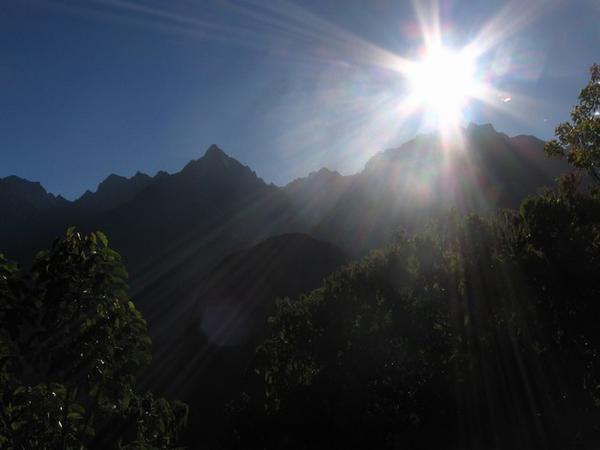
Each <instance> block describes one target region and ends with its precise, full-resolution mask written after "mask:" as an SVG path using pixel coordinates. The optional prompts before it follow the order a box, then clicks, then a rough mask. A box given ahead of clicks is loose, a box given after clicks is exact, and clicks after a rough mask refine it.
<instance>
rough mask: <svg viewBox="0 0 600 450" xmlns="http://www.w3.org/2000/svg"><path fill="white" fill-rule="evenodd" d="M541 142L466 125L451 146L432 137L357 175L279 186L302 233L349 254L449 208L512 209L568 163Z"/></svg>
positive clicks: (375, 160) (388, 154)
mask: <svg viewBox="0 0 600 450" xmlns="http://www.w3.org/2000/svg"><path fill="white" fill-rule="evenodd" d="M543 146H544V143H543V141H541V140H539V139H536V138H534V137H531V136H516V137H512V138H511V137H508V136H507V135H505V134H503V133H498V132H497V131H496V130H495V129H494V128H493V127H492V125H490V124H486V125H474V124H470V125H469V126H468V127H467V128H466V129H464V130H463V132H462V133H461V135H460V138H459V139H457V140H456V141H455V142H449V141H447V140H446V139H445V138H444V136H442V135H440V134H437V133H434V134H429V135H420V136H417V137H416V138H415V139H413V140H411V141H408V142H406V143H405V144H403V145H402V146H401V147H398V148H393V149H389V150H386V151H383V152H379V153H377V154H376V155H375V156H373V157H372V158H371V159H370V160H369V161H368V162H367V164H366V165H365V168H364V170H363V171H362V172H360V173H358V174H356V175H352V176H348V177H343V176H341V175H339V174H338V175H335V174H333V175H327V176H325V175H319V173H317V174H311V175H310V176H309V177H307V178H304V179H299V180H295V181H294V182H292V183H290V184H289V185H288V186H286V187H285V188H284V190H285V191H286V193H287V194H288V195H290V197H291V198H292V199H293V200H292V202H293V204H294V205H296V207H297V208H300V209H301V210H302V211H304V210H307V211H309V213H308V214H303V215H302V217H300V220H302V221H303V226H304V228H303V229H304V231H306V232H308V233H310V234H311V235H313V236H315V237H319V238H322V239H325V240H328V241H330V242H333V243H335V244H337V245H339V246H340V247H342V248H344V249H345V250H346V251H348V252H351V253H352V254H354V255H360V254H364V253H365V252H366V251H367V250H368V249H370V248H373V247H378V246H381V245H383V244H385V242H387V241H388V240H389V238H390V236H391V234H392V233H393V232H394V231H395V230H397V229H398V228H405V229H407V230H409V231H413V230H416V229H418V228H420V227H422V226H424V225H426V224H427V223H428V222H429V221H430V220H431V219H432V218H434V217H436V216H437V215H439V214H443V213H445V212H447V211H448V210H450V209H451V208H455V209H457V210H458V211H459V212H462V213H468V212H477V213H480V214H488V213H490V212H493V211H496V210H497V209H498V208H505V207H516V206H517V205H518V204H519V202H520V201H521V200H522V199H523V198H524V197H525V196H527V195H530V194H534V193H535V192H536V191H537V190H538V189H540V188H541V187H543V186H550V185H552V184H553V182H554V179H555V178H557V177H558V176H559V175H561V174H564V173H566V172H568V171H570V170H571V169H570V167H569V165H568V164H567V163H566V162H565V161H563V160H558V159H551V158H548V157H547V156H546V155H545V153H544V151H543Z"/></svg>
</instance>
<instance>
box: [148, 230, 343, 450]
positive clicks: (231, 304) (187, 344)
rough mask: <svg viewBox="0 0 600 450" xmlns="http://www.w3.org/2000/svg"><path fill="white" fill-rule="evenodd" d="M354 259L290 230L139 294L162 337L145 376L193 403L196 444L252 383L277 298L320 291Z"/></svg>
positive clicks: (212, 435)
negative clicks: (248, 377) (249, 376)
mask: <svg viewBox="0 0 600 450" xmlns="http://www.w3.org/2000/svg"><path fill="white" fill-rule="evenodd" d="M347 261H348V258H347V256H346V255H345V253H344V252H343V251H342V250H340V249H339V248H337V247H335V246H334V245H331V244H329V243H327V242H323V241H318V240H316V239H313V238H312V237H310V236H308V235H304V234H284V235H279V236H274V237H270V238H268V239H266V240H264V241H262V242H259V243H258V244H256V245H253V246H251V247H248V248H244V249H242V250H239V251H237V252H234V253H232V254H230V255H229V256H227V257H225V258H223V259H222V260H221V261H220V262H219V263H217V264H216V265H215V266H214V267H213V268H212V269H211V270H210V271H208V272H207V273H206V274H204V275H203V274H202V273H198V274H196V275H197V276H195V277H193V276H192V277H187V278H186V277H182V275H181V273H180V272H177V271H174V272H172V273H171V274H169V275H168V276H167V277H165V278H162V279H160V280H157V282H156V284H155V285H153V286H149V287H148V288H147V289H146V290H145V291H144V292H141V293H140V294H139V299H140V302H139V306H140V308H141V310H142V312H143V313H144V316H145V317H147V318H148V319H149V323H150V326H151V328H150V332H151V334H152V336H153V340H154V342H155V343H156V344H155V348H154V355H155V356H154V360H153V363H152V366H151V367H150V369H149V370H147V371H145V373H144V374H143V379H144V380H145V381H144V382H145V383H147V384H148V385H151V386H153V388H156V386H161V387H162V389H163V390H164V392H165V393H166V394H168V395H171V396H175V397H177V398H182V399H183V400H185V401H186V402H188V403H190V404H191V405H193V407H192V408H191V409H192V411H193V415H192V417H191V418H190V420H191V423H192V426H190V430H191V434H192V436H193V442H194V443H195V445H198V439H217V437H219V434H220V433H222V432H223V430H222V429H220V428H219V427H222V426H223V424H224V423H225V420H224V414H225V409H224V405H225V404H226V402H227V401H228V400H232V399H234V398H235V397H236V396H237V395H238V394H240V393H241V391H242V389H243V387H244V386H243V384H244V380H245V369H246V367H248V364H249V363H250V362H251V361H252V359H253V358H254V349H255V347H256V345H257V344H258V343H259V342H260V340H261V338H262V337H263V336H264V334H265V332H266V330H267V317H268V316H269V315H270V313H271V312H272V311H273V308H274V306H275V299H276V298H278V297H296V296H298V295H299V294H301V293H303V292H308V291H310V290H312V289H315V288H316V287H318V286H319V285H320V284H321V282H322V280H323V279H324V278H325V277H326V276H327V275H329V274H331V273H332V272H334V271H335V270H337V269H339V268H340V267H341V266H342V265H343V264H344V263H346V262H347ZM166 286H171V288H172V290H170V291H165V290H164V287H166ZM165 304H168V305H170V307H168V308H165V307H164V305H165ZM199 380H201V382H199ZM194 425H197V426H194ZM199 429H201V430H202V431H201V432H200V434H199V435H195V434H194V433H195V431H194V430H199Z"/></svg>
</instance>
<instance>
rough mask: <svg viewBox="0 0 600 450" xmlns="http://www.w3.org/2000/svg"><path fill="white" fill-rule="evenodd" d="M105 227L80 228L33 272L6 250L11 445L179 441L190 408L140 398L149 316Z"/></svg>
mask: <svg viewBox="0 0 600 450" xmlns="http://www.w3.org/2000/svg"><path fill="white" fill-rule="evenodd" d="M126 279H127V273H126V271H125V268H124V267H123V264H122V262H121V259H120V256H119V255H118V254H117V253H116V252H114V251H113V250H111V249H110V248H109V247H108V241H107V239H106V236H104V234H102V233H101V232H96V233H90V234H89V235H87V236H81V235H80V234H79V233H78V232H76V231H75V230H74V229H73V228H71V229H69V230H68V231H67V233H66V236H65V238H63V239H59V240H57V241H56V242H55V243H54V245H53V246H52V249H51V250H50V251H45V252H41V253H40V254H38V256H37V257H36V259H35V261H34V264H33V266H32V268H31V270H30V271H29V273H28V274H26V275H25V274H22V273H21V272H19V271H18V269H17V267H16V265H15V264H13V263H10V262H8V261H7V260H6V259H5V258H4V257H3V256H1V255H0V301H1V303H0V321H2V323H0V325H1V328H0V330H1V332H2V335H1V336H0V355H1V360H0V361H1V364H2V365H1V366H0V377H1V381H2V391H1V395H2V398H1V405H2V406H1V407H0V409H1V412H2V415H1V417H0V419H1V420H0V443H1V444H2V446H3V447H6V448H82V447H87V446H89V445H92V444H94V445H101V446H102V447H111V446H112V447H117V446H119V447H122V446H124V447H126V448H171V447H173V446H174V444H175V438H176V436H177V432H178V430H179V429H180V428H181V426H182V425H183V423H184V421H185V417H186V415H187V409H186V407H185V405H183V404H181V403H178V402H173V403H171V402H167V401H166V400H164V399H159V400H155V399H154V397H153V396H152V394H151V393H147V394H145V395H142V396H140V394H138V393H137V392H136V389H135V377H136V373H137V372H138V371H139V370H140V369H142V368H143V367H144V366H145V365H146V364H148V362H149V361H150V358H151V354H150V345H151V342H150V338H149V337H148V335H147V331H146V323H145V321H144V320H143V318H142V316H141V314H140V313H139V311H138V310H137V309H136V308H135V305H134V304H133V302H132V301H131V299H130V298H129V297H128V295H127V293H126V289H127V284H126Z"/></svg>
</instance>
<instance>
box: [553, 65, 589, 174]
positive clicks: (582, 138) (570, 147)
mask: <svg viewBox="0 0 600 450" xmlns="http://www.w3.org/2000/svg"><path fill="white" fill-rule="evenodd" d="M590 74H591V78H590V81H589V83H588V84H587V86H585V87H584V88H583V89H582V90H581V93H580V94H579V105H577V106H575V107H574V108H573V110H572V111H571V123H569V122H566V123H561V124H560V125H558V126H557V127H556V136H557V138H558V139H555V140H551V141H549V142H547V143H546V147H545V150H546V152H547V153H548V154H549V155H552V156H559V157H563V158H567V161H569V163H571V164H573V165H574V166H575V167H577V168H578V169H582V170H585V171H587V172H588V173H589V174H590V175H591V176H592V178H593V179H594V180H595V181H596V182H600V65H598V64H594V65H592V67H591V68H590Z"/></svg>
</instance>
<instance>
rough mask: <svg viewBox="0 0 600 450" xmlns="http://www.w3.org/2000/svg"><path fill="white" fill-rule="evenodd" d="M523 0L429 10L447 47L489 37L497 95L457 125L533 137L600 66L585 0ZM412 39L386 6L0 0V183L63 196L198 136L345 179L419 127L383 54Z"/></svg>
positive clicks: (179, 162) (260, 166) (596, 24)
mask: <svg viewBox="0 0 600 450" xmlns="http://www.w3.org/2000/svg"><path fill="white" fill-rule="evenodd" d="M418 3H419V4H420V5H421V6H422V8H423V9H426V8H424V7H423V5H424V3H422V2H418ZM529 4H531V2H529V1H528V2H520V3H514V4H509V3H506V2H495V1H493V2H484V1H471V2H466V1H451V0H450V1H441V2H439V3H438V5H439V10H440V17H441V22H442V28H443V36H444V41H445V43H446V44H447V45H449V46H455V47H457V48H459V47H461V46H462V45H465V44H466V43H468V42H470V41H471V40H472V39H474V38H475V37H476V36H477V35H478V32H479V31H480V30H481V29H482V28H483V27H484V26H485V24H486V23H489V22H490V21H491V20H493V19H494V18H496V23H495V26H494V28H492V29H490V30H499V31H498V33H499V36H500V38H499V39H498V42H497V44H496V45H494V46H493V47H492V48H491V49H490V50H489V51H488V52H487V53H486V54H485V55H483V56H482V58H481V59H480V61H479V62H478V64H479V65H480V66H481V67H482V71H483V70H485V71H486V73H488V74H491V75H488V79H489V81H490V83H493V84H494V86H495V87H496V88H498V89H501V90H502V91H503V92H505V93H507V95H508V96H510V97H511V101H510V102H502V101H501V99H500V98H498V99H496V100H497V103H498V104H497V105H494V104H493V102H492V104H491V105H486V104H483V103H479V102H473V103H472V105H471V106H470V108H469V109H468V110H467V111H465V117H466V119H468V120H472V121H474V122H477V123H483V122H492V123H493V124H494V125H495V127H496V128H497V129H498V130H500V131H504V132H506V133H507V134H510V135H514V134H520V133H527V134H535V135H537V136H539V137H541V138H549V137H550V136H552V133H553V128H554V126H555V125H556V124H557V123H558V122H560V121H563V120H565V119H567V118H568V113H569V110H570V108H571V106H572V105H573V104H574V103H575V102H576V97H577V94H578V92H579V89H580V88H581V87H582V86H583V85H584V84H585V83H586V81H587V79H588V73H587V70H588V68H589V66H590V65H591V64H592V63H593V62H600V1H598V0H572V1H564V2H555V1H539V2H536V3H535V5H534V6H535V7H530V8H529V9H527V8H526V7H525V6H524V5H529ZM490 34H492V31H490ZM483 38H484V39H485V38H487V37H486V36H483ZM421 43H422V42H421V39H420V34H419V27H418V21H417V19H416V16H415V11H414V9H413V7H412V5H411V3H410V2H401V1H389V0H385V1H384V0H373V1H370V2H367V1H360V2H358V1H357V2H352V1H346V0H344V1H332V2H325V1H315V2H302V3H283V2H263V3H261V2H258V3H254V2H227V1H193V0H178V1H176V0H171V1H151V0H139V1H134V0H79V1H77V0H72V1H68V0H39V1H34V0H3V1H1V2H0V152H1V153H0V154H1V159H0V177H1V176H6V175H9V174H16V175H19V176H22V177H25V178H28V179H31V180H35V181H40V182H42V184H43V185H44V186H45V187H46V188H47V189H48V190H49V191H51V192H54V193H59V194H62V195H64V196H66V197H67V198H76V197H78V196H79V195H81V194H82V193H83V191H85V189H92V190H94V189H95V188H96V186H97V184H98V182H100V181H101V180H102V179H103V178H105V177H106V176H107V175H108V174H110V173H118V174H121V175H126V176H130V175H132V174H133V173H135V171H137V170H141V171H143V172H146V173H149V174H154V173H155V172H157V171H158V170H161V169H164V170H167V171H171V172H173V171H177V170H179V169H180V168H181V167H182V166H183V165H185V163H186V162H187V161H189V160H190V159H194V158H198V157H199V156H201V155H202V154H203V153H204V151H205V149H206V148H207V147H208V146H209V145H210V144H212V143H216V144H218V145H219V146H220V147H222V148H223V149H224V150H225V151H226V152H227V153H228V154H230V155H232V156H234V157H235V158H237V159H239V160H240V161H241V162H243V163H244V164H247V165H249V166H251V167H252V168H253V169H254V170H256V171H257V173H258V174H259V175H260V176H262V177H263V178H264V179H265V180H266V181H269V182H274V183H276V184H284V183H286V182H288V181H289V180H291V179H292V178H295V177H298V176H302V175H305V174H307V173H308V172H310V171H312V170H317V169H318V168H320V167H322V166H328V167H330V168H332V169H337V170H339V171H341V172H342V173H353V172H356V171H358V170H360V169H361V168H362V166H363V165H364V163H365V162H366V161H367V159H368V158H369V157H370V156H372V155H373V154H374V153H375V152H377V151H379V150H383V149H385V148H389V147H394V146H398V145H400V144H401V143H402V142H403V141H405V140H407V139H409V138H411V137H413V136H414V135H415V133H417V132H418V131H419V127H420V125H419V124H420V121H419V120H418V118H416V117H414V118H413V119H409V120H402V119H400V118H398V117H397V116H396V115H395V113H394V111H395V109H394V107H395V106H397V104H398V103H399V102H400V101H401V99H402V96H403V95H405V89H406V85H405V83H404V82H403V79H402V76H401V75H400V74H398V73H395V72H394V71H393V70H390V69H389V67H386V64H385V61H384V60H385V55H393V54H397V55H400V56H402V57H411V56H414V55H415V52H416V50H417V48H418V47H419V46H420V45H421ZM382 55H383V56H382Z"/></svg>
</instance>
